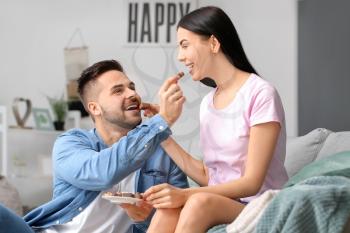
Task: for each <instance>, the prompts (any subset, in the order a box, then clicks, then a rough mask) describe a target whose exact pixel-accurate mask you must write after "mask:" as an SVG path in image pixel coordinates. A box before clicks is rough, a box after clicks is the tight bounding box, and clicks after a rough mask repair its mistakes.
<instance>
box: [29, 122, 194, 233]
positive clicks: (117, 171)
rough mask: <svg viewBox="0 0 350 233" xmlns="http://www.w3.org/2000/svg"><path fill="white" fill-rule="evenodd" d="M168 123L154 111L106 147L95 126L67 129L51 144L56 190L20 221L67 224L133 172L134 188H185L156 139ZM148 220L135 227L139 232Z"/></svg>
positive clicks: (160, 138) (36, 225)
mask: <svg viewBox="0 0 350 233" xmlns="http://www.w3.org/2000/svg"><path fill="white" fill-rule="evenodd" d="M170 134H171V131H170V129H169V127H168V125H167V123H166V122H165V121H164V120H163V119H162V117H160V116H159V115H156V116H154V117H152V118H151V119H150V120H148V121H147V122H145V123H143V124H141V125H139V126H137V127H136V128H135V129H134V130H131V131H130V132H129V133H128V134H127V135H126V136H124V137H122V138H121V139H120V140H119V141H118V142H116V143H114V144H113V145H112V146H110V147H108V146H107V145H106V144H105V143H104V142H103V140H102V139H101V138H100V136H99V135H98V133H97V131H96V129H92V130H90V131H87V130H81V129H72V130H69V131H67V132H65V133H63V134H62V135H60V136H59V137H58V139H57V140H56V142H55V145H54V148H53V166H54V178H53V179H54V182H53V183H54V188H53V198H52V200H51V201H50V202H48V203H46V204H44V205H42V206H40V207H38V208H36V209H34V210H33V211H31V212H30V213H28V214H27V215H26V216H25V217H24V220H25V221H26V222H27V223H28V224H29V225H30V226H31V227H32V228H47V227H50V226H52V225H55V224H63V223H66V222H69V221H71V220H72V218H74V217H75V216H77V215H78V214H79V213H80V212H81V211H82V210H84V209H85V208H86V207H87V206H88V205H89V204H90V203H91V202H92V201H93V200H94V199H95V198H96V197H97V196H98V194H99V193H100V192H101V191H103V190H106V189H109V188H111V187H112V186H113V185H115V184H117V183H119V182H120V181H121V180H123V179H124V178H125V177H126V176H128V175H129V174H130V173H132V172H134V171H136V179H135V190H137V192H144V191H145V190H146V189H148V188H149V187H151V186H153V185H156V184H160V183H169V184H172V185H174V186H177V187H181V188H186V187H188V183H187V178H186V176H185V174H184V173H183V172H182V171H181V170H180V169H179V168H178V167H177V166H176V164H175V163H174V162H173V161H172V160H171V159H170V157H169V156H168V155H167V154H166V152H165V151H164V150H163V149H162V148H161V146H160V143H161V142H162V141H163V140H165V139H166V138H168V137H169V135H170ZM149 220H150V218H148V219H147V220H146V221H144V222H141V223H137V224H135V225H134V232H143V231H145V230H146V228H147V226H148V224H149Z"/></svg>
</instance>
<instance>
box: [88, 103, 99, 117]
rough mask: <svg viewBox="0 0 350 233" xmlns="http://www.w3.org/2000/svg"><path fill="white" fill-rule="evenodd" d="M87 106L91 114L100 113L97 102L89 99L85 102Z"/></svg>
mask: <svg viewBox="0 0 350 233" xmlns="http://www.w3.org/2000/svg"><path fill="white" fill-rule="evenodd" d="M87 108H88V110H89V112H90V114H91V115H93V116H98V115H101V108H100V105H99V104H98V103H96V102H93V101H91V102H89V103H88V104H87Z"/></svg>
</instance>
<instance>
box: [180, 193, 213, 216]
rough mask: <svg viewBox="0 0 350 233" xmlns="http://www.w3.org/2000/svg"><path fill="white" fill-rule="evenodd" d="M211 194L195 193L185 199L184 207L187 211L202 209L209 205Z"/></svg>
mask: <svg viewBox="0 0 350 233" xmlns="http://www.w3.org/2000/svg"><path fill="white" fill-rule="evenodd" d="M210 202H211V195H210V194H209V193H196V194H193V195H191V196H190V198H188V200H187V201H186V204H185V207H186V209H187V210H188V211H195V212H197V211H198V210H204V209H205V208H206V207H208V206H209V205H210Z"/></svg>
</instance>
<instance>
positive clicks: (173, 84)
mask: <svg viewBox="0 0 350 233" xmlns="http://www.w3.org/2000/svg"><path fill="white" fill-rule="evenodd" d="M183 76H184V73H183V72H180V73H178V74H177V75H175V76H172V77H170V78H168V79H167V80H166V81H165V82H164V83H163V85H162V86H161V87H160V89H159V92H158V95H159V98H160V106H159V114H160V115H161V116H162V117H163V118H164V120H165V121H166V122H167V123H168V124H169V126H171V125H172V124H174V122H175V121H176V120H177V119H178V118H179V116H180V114H181V112H182V106H183V104H184V102H185V97H184V96H183V93H182V91H181V88H180V86H179V85H178V83H177V82H178V81H179V79H180V78H181V77H183Z"/></svg>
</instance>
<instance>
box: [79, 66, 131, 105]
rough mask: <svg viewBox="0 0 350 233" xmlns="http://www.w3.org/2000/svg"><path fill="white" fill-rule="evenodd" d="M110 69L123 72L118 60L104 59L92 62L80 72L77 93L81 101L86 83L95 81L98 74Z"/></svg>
mask: <svg viewBox="0 0 350 233" xmlns="http://www.w3.org/2000/svg"><path fill="white" fill-rule="evenodd" d="M111 70H117V71H120V72H124V70H123V67H122V65H121V64H120V63H119V62H117V61H115V60H104V61H100V62H97V63H95V64H93V65H92V66H90V67H88V68H86V69H85V70H84V71H83V72H82V73H81V75H80V78H79V79H78V93H79V95H80V98H81V100H82V102H83V103H84V100H85V98H84V97H85V92H86V90H85V89H86V86H87V84H88V83H90V82H94V81H96V80H97V78H98V77H99V76H100V75H102V74H103V73H105V72H107V71H111ZM84 105H85V103H84Z"/></svg>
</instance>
